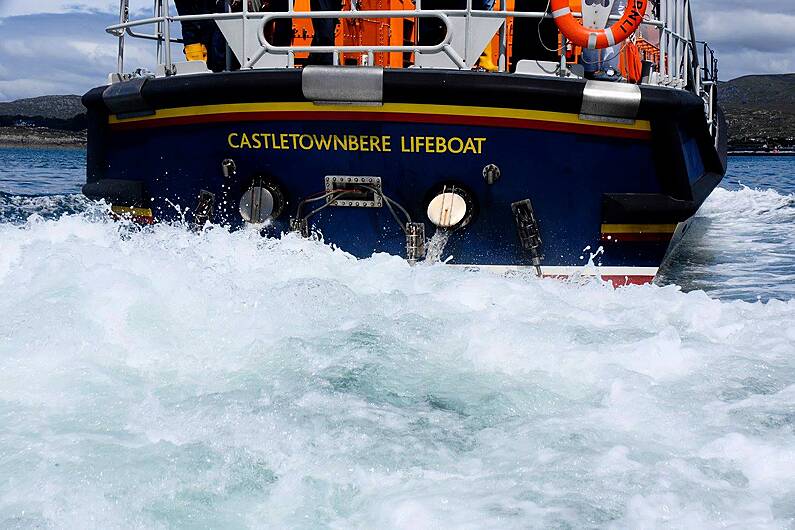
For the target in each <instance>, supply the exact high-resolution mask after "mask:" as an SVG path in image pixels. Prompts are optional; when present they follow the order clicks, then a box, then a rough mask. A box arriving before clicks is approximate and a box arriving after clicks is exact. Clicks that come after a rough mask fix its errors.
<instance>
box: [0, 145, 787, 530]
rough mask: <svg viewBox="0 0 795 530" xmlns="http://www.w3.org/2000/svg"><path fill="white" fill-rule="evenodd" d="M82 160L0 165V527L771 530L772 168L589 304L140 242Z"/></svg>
mask: <svg viewBox="0 0 795 530" xmlns="http://www.w3.org/2000/svg"><path fill="white" fill-rule="evenodd" d="M82 156H83V153H82V152H80V151H69V152H64V151H60V150H43V151H34V150H7V149H6V150H0V191H2V192H3V193H0V294H1V295H2V296H0V528H103V529H109V528H125V529H126V528H406V529H422V528H597V527H599V528H655V527H668V528H738V529H739V528H742V529H746V528H791V527H792V526H793V525H795V255H794V254H795V250H794V249H795V195H793V193H795V158H789V159H787V158H780V159H773V158H754V159H750V158H749V159H731V169H730V172H729V176H728V177H727V179H726V180H725V181H724V184H723V186H722V187H721V188H720V189H717V190H716V191H715V192H714V193H713V195H712V196H711V197H710V198H709V200H708V201H707V203H706V204H705V205H704V207H703V208H702V210H701V211H700V212H699V214H698V218H697V219H696V224H695V225H694V228H693V229H692V230H691V232H690V234H689V235H688V239H687V241H685V244H684V245H683V246H682V247H680V250H679V251H678V253H677V255H676V256H675V258H674V260H673V261H672V263H671V264H669V265H668V266H667V267H666V269H665V270H664V272H663V275H662V278H661V281H660V283H659V284H658V285H647V286H630V287H625V288H620V289H613V288H611V287H610V286H608V285H606V284H604V283H602V282H600V281H596V280H591V281H584V282H583V281H581V282H562V281H557V280H551V279H545V280H538V279H536V278H534V277H532V276H517V277H502V276H496V275H492V274H489V273H474V272H467V271H461V270H457V269H453V268H450V267H446V266H444V265H443V264H436V265H433V266H422V265H420V266H416V267H409V266H408V265H407V264H406V262H405V261H403V260H402V259H400V258H397V257H391V256H387V255H376V256H373V257H372V258H369V259H365V260H356V259H354V258H352V257H350V256H349V255H347V254H345V253H344V252H342V251H340V250H338V249H335V248H333V247H331V246H328V245H324V244H322V243H320V242H317V241H310V240H305V239H301V238H298V237H295V236H293V235H288V236H285V237H281V238H277V239H264V238H261V237H259V236H258V235H257V234H256V233H253V232H251V231H238V232H234V233H228V232H226V231H224V230H222V229H208V230H205V231H203V232H200V233H193V232H189V231H187V230H185V229H184V228H183V227H180V226H172V225H158V226H155V227H153V228H147V229H144V230H136V229H134V228H132V227H129V226H125V225H123V224H118V223H114V222H111V221H109V220H108V219H107V216H106V215H105V213H104V211H103V208H102V207H101V206H97V205H92V204H90V203H89V202H88V201H86V200H85V199H82V198H80V197H79V196H78V195H75V193H76V190H78V189H79V184H80V179H81V178H82V175H80V174H79V173H80V172H79V171H73V170H72V169H69V168H72V166H73V165H74V164H77V166H78V167H79V166H80V164H79V163H78V162H77V161H79V160H82V158H81V157H82ZM30 163H33V164H37V167H38V169H37V170H36V171H35V172H33V173H31V172H28V173H25V171H26V168H27V166H28V164H30ZM47 168H50V169H49V170H48V169H47ZM25 174H27V175H28V178H25V177H24V175H25Z"/></svg>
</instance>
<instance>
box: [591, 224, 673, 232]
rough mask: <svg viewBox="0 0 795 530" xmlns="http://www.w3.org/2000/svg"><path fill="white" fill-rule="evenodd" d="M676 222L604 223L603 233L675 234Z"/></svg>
mask: <svg viewBox="0 0 795 530" xmlns="http://www.w3.org/2000/svg"><path fill="white" fill-rule="evenodd" d="M675 231H676V224H675V223H674V224H645V225H642V224H603V225H602V233H603V234H673V233H674V232H675Z"/></svg>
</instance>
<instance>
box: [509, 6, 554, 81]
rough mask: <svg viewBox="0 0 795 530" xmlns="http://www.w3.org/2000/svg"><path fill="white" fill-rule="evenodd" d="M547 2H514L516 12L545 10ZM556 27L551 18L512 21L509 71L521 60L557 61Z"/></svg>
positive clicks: (519, 18)
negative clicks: (511, 47) (511, 49)
mask: <svg viewBox="0 0 795 530" xmlns="http://www.w3.org/2000/svg"><path fill="white" fill-rule="evenodd" d="M548 5H549V0H516V5H515V7H514V9H515V10H516V11H531V12H532V11H536V12H544V11H546V10H547V6H548ZM557 49H558V27H557V25H555V21H554V20H553V19H551V18H543V19H540V20H539V19H535V18H527V17H516V18H515V19H514V21H513V52H512V54H511V71H514V70H516V64H517V63H518V62H519V61H521V60H522V59H534V60H536V61H557V60H558V58H559V57H558V51H557Z"/></svg>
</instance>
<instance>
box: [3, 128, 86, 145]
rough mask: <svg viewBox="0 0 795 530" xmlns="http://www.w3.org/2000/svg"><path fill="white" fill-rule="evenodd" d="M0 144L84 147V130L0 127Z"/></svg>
mask: <svg viewBox="0 0 795 530" xmlns="http://www.w3.org/2000/svg"><path fill="white" fill-rule="evenodd" d="M0 146H2V147H44V148H46V147H69V148H76V149H80V148H82V149H84V148H85V147H86V132H85V131H79V132H73V131H63V130H58V129H49V128H47V127H0Z"/></svg>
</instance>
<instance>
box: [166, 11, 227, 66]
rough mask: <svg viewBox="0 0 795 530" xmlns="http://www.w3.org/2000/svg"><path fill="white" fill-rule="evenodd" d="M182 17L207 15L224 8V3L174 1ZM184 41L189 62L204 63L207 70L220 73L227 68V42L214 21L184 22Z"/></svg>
mask: <svg viewBox="0 0 795 530" xmlns="http://www.w3.org/2000/svg"><path fill="white" fill-rule="evenodd" d="M174 4H175V5H176V7H177V13H179V15H180V16H189V15H207V14H210V13H214V12H216V11H223V9H220V10H219V9H218V4H221V7H223V4H224V2H223V1H220V2H217V1H216V0H174ZM182 40H183V43H184V45H185V48H184V52H185V58H186V59H187V60H188V61H204V62H206V63H207V68H209V69H210V70H212V71H214V72H220V71H221V70H223V69H224V67H225V66H226V57H225V56H226V53H225V49H226V42H225V41H224V38H223V35H221V31H220V30H219V29H218V25H217V24H216V23H215V21H213V20H183V21H182Z"/></svg>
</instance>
